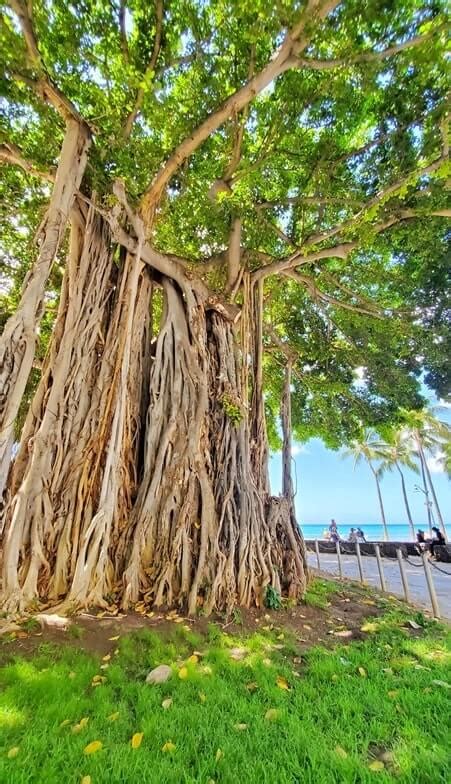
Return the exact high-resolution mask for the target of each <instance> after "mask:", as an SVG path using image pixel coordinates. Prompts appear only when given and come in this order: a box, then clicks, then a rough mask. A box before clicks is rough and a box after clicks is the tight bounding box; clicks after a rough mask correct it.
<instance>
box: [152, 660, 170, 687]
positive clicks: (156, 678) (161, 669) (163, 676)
mask: <svg viewBox="0 0 451 784" xmlns="http://www.w3.org/2000/svg"><path fill="white" fill-rule="evenodd" d="M171 675H172V668H171V667H169V666H168V665H167V664H160V665H159V666H158V667H155V668H154V669H153V670H151V671H150V672H149V674H148V676H147V678H146V683H166V681H168V680H169V678H170V677H171Z"/></svg>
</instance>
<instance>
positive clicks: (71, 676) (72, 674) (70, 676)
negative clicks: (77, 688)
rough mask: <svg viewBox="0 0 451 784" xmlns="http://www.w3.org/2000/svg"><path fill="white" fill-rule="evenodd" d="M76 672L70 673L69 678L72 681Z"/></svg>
mask: <svg viewBox="0 0 451 784" xmlns="http://www.w3.org/2000/svg"><path fill="white" fill-rule="evenodd" d="M75 674H76V673H75V672H70V673H69V678H70V679H71V681H72V680H73V679H74V678H75Z"/></svg>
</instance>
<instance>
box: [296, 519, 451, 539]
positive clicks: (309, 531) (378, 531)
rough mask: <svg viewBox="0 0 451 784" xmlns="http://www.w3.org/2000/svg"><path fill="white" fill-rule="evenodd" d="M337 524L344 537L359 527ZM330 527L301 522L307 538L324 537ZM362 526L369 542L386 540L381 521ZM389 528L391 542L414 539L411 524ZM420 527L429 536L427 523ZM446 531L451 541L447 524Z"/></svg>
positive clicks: (416, 526)
mask: <svg viewBox="0 0 451 784" xmlns="http://www.w3.org/2000/svg"><path fill="white" fill-rule="evenodd" d="M337 525H338V533H339V534H340V536H341V538H342V539H347V538H348V536H349V531H350V530H351V528H357V525H356V523H354V525H353V526H351V525H346V524H343V525H341V524H340V523H337ZM328 527H329V523H324V525H321V524H316V523H301V529H302V533H303V534H304V538H305V539H323V538H324V536H323V534H324V531H325V530H327V528H328ZM360 528H361V529H362V531H363V532H364V534H365V536H366V539H367V540H368V541H369V542H383V541H384V529H383V526H382V525H380V524H379V523H361V524H360ZM387 528H388V533H389V540H390V541H391V542H410V541H412V534H411V531H410V526H408V525H405V524H399V525H398V524H393V523H390V524H388V525H387ZM419 528H421V530H422V531H424V532H425V534H426V536H429V530H428V526H427V523H423V524H422V525H415V531H417V530H418V529H419ZM446 531H447V534H448V541H451V527H450V526H449V525H447V526H446Z"/></svg>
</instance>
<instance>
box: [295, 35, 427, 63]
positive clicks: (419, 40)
mask: <svg viewBox="0 0 451 784" xmlns="http://www.w3.org/2000/svg"><path fill="white" fill-rule="evenodd" d="M438 29H439V28H438ZM435 32H436V31H435V30H434V31H433V32H431V33H428V34H427V35H417V36H415V37H414V38H411V39H410V40H409V41H403V43H401V44H395V45H394V46H389V47H387V49H383V50H382V51H381V52H374V51H371V52H362V53H361V54H357V55H354V56H353V57H340V58H337V59H335V60H315V59H313V58H310V57H306V58H302V59H301V58H295V61H294V62H293V65H292V67H295V63H296V64H297V67H302V68H311V69H313V70H316V71H326V70H327V71H329V70H332V69H334V68H340V67H341V66H343V65H344V66H349V65H356V64H358V63H372V62H381V61H382V60H386V59H387V58H388V57H393V56H394V55H395V54H399V52H403V51H405V49H412V48H414V47H416V46H421V44H424V43H425V42H426V41H428V40H430V38H431V37H432V35H433V34H434V33H435Z"/></svg>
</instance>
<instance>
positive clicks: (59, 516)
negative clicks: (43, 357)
mask: <svg viewBox="0 0 451 784" xmlns="http://www.w3.org/2000/svg"><path fill="white" fill-rule="evenodd" d="M141 266H142V265H141V262H136V263H135V259H134V257H130V256H127V257H126V259H125V261H124V263H123V266H122V270H121V272H120V274H119V278H118V273H117V268H116V266H115V264H114V263H113V258H112V252H111V242H110V233H109V230H108V229H107V227H106V225H105V224H104V222H103V220H102V219H100V218H99V217H98V216H96V214H95V211H94V209H92V208H91V209H90V210H89V211H88V214H87V216H86V218H85V217H84V216H83V214H82V212H81V211H78V212H75V210H74V212H73V215H72V231H71V243H70V252H69V259H68V263H67V268H66V273H65V278H64V284H63V289H62V295H61V301H60V308H59V314H58V318H57V323H56V327H55V331H54V335H53V339H52V344H51V349H50V352H49V356H48V358H47V363H46V366H45V368H44V372H43V375H42V379H41V383H40V384H39V387H38V390H37V392H36V395H35V398H34V400H33V403H32V405H31V408H30V412H29V414H28V417H27V421H26V423H25V427H24V432H23V435H22V440H21V447H20V450H19V453H18V456H17V458H16V460H15V463H14V468H13V471H12V472H11V477H10V491H11V492H10V496H11V500H10V503H9V504H8V507H7V510H6V519H7V523H6V531H5V540H4V542H5V543H4V557H3V591H4V598H5V602H6V606H7V608H10V609H15V608H16V607H17V606H23V605H26V604H28V603H29V602H31V601H33V600H35V599H36V598H37V597H41V598H45V599H50V600H52V601H54V600H56V599H58V598H65V597H68V598H69V599H70V600H73V601H74V602H76V603H81V604H82V603H85V604H86V603H94V602H100V603H101V602H102V601H103V598H104V596H105V595H106V594H107V593H108V592H110V591H111V590H112V589H113V586H114V583H113V576H114V574H113V573H114V570H113V569H112V566H111V561H110V559H109V556H108V548H109V547H110V545H111V541H112V540H119V532H118V531H117V530H116V529H115V528H114V527H113V519H114V523H115V525H116V527H117V526H120V524H121V521H123V520H124V519H126V517H127V515H128V512H129V509H130V506H131V496H132V495H133V490H134V484H136V474H135V471H136V451H137V448H138V441H139V438H138V437H137V436H136V432H137V431H138V430H139V419H140V398H141V390H142V381H141V378H140V371H141V367H142V366H143V365H144V364H145V362H144V361H143V352H144V346H143V342H144V341H142V340H141V337H142V334H143V331H144V332H145V330H146V328H148V315H147V314H148V312H149V307H148V305H149V295H150V294H149V292H150V289H149V283H148V282H146V279H145V278H144V279H141V282H140V283H139V285H138V282H137V279H138V277H139V270H140V269H141ZM137 289H138V291H137ZM143 304H144V306H143ZM130 314H132V315H133V314H134V315H135V323H131V315H130ZM132 335H133V337H134V338H135V341H134V343H133V346H132V343H131V336H132ZM147 343H149V344H150V341H149V340H148V341H147ZM146 350H147V349H146ZM130 369H131V371H132V372H130V373H129V371H130ZM127 374H128V375H131V376H133V378H132V379H129V380H128V384H129V385H131V386H132V394H131V395H129V396H127V393H126V391H124V385H125V377H126V376H127Z"/></svg>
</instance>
